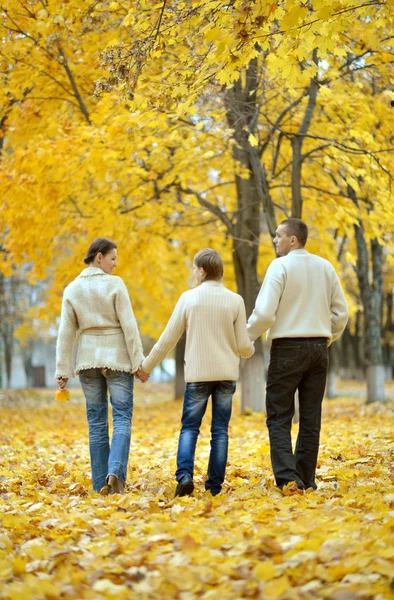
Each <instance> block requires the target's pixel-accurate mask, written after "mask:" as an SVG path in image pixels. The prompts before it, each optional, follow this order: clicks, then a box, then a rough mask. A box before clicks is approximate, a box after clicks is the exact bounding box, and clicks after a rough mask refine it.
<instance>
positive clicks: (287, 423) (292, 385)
mask: <svg viewBox="0 0 394 600" xmlns="http://www.w3.org/2000/svg"><path fill="white" fill-rule="evenodd" d="M327 370H328V348H327V340H326V338H278V339H276V340H274V341H273V342H272V347H271V360H270V365H269V368H268V377H267V400H266V403H267V426H268V431H269V438H270V445H271V462H272V468H273V471H274V475H275V480H276V483H277V485H278V486H279V487H280V488H282V487H283V486H284V485H285V484H287V483H289V482H290V481H296V482H297V484H298V486H299V487H305V488H306V489H307V488H310V487H313V488H314V489H316V487H317V486H316V483H315V470H316V463H317V456H318V452H319V438H320V427H321V405H322V400H323V396H324V389H325V385H326V379H327ZM297 389H298V392H299V404H300V428H299V433H298V437H297V443H296V448H295V453H294V454H293V450H292V445H291V423H292V419H293V416H294V394H295V392H296V390H297Z"/></svg>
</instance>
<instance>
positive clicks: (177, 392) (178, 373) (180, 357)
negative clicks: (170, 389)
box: [174, 332, 186, 400]
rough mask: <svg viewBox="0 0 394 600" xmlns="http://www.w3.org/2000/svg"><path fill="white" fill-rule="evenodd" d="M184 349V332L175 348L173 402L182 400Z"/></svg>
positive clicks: (183, 390) (183, 389)
mask: <svg viewBox="0 0 394 600" xmlns="http://www.w3.org/2000/svg"><path fill="white" fill-rule="evenodd" d="M185 348H186V332H185V333H184V334H183V335H182V337H181V339H180V340H179V342H178V343H177V345H176V347H175V387H174V400H180V399H182V398H183V395H184V392H185Z"/></svg>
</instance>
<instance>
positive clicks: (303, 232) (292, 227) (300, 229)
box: [280, 217, 308, 246]
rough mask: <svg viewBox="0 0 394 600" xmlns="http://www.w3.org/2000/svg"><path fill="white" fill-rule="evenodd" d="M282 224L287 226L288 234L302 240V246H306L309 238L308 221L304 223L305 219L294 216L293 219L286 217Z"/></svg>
mask: <svg viewBox="0 0 394 600" xmlns="http://www.w3.org/2000/svg"><path fill="white" fill-rule="evenodd" d="M280 225H283V226H284V227H285V229H286V235H287V236H288V237H291V236H292V235H294V236H295V237H296V238H297V240H298V241H299V242H300V244H301V246H305V244H306V242H307V240H308V226H307V224H306V223H304V221H301V219H295V218H294V217H292V218H291V219H285V221H282V223H280Z"/></svg>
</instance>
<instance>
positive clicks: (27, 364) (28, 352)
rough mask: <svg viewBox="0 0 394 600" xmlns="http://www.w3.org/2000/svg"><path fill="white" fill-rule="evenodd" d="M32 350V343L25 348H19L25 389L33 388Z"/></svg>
mask: <svg viewBox="0 0 394 600" xmlns="http://www.w3.org/2000/svg"><path fill="white" fill-rule="evenodd" d="M33 348H34V344H33V343H29V344H28V345H27V346H24V347H22V348H21V353H22V359H23V368H24V371H25V376H26V387H28V388H31V387H33Z"/></svg>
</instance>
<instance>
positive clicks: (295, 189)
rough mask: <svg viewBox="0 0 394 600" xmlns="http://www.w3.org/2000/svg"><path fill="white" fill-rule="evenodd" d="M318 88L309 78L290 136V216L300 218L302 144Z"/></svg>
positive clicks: (315, 52) (315, 61)
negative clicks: (305, 101)
mask: <svg viewBox="0 0 394 600" xmlns="http://www.w3.org/2000/svg"><path fill="white" fill-rule="evenodd" d="M313 62H314V63H315V64H316V65H317V64H318V58H317V50H316V49H315V50H314V51H313ZM318 90H319V83H318V81H317V78H316V77H313V79H311V82H310V85H309V89H308V104H307V106H306V109H305V113H304V117H303V119H302V123H301V125H300V127H299V129H298V131H297V132H296V133H295V135H294V136H293V137H292V140H291V145H292V150H293V152H292V165H291V204H292V210H291V216H292V217H295V218H297V219H301V218H302V192H301V172H302V164H303V162H304V157H303V155H302V146H303V143H304V139H305V135H306V134H307V133H308V130H309V127H310V125H311V122H312V118H313V113H314V112H315V108H316V98H317V93H318Z"/></svg>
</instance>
